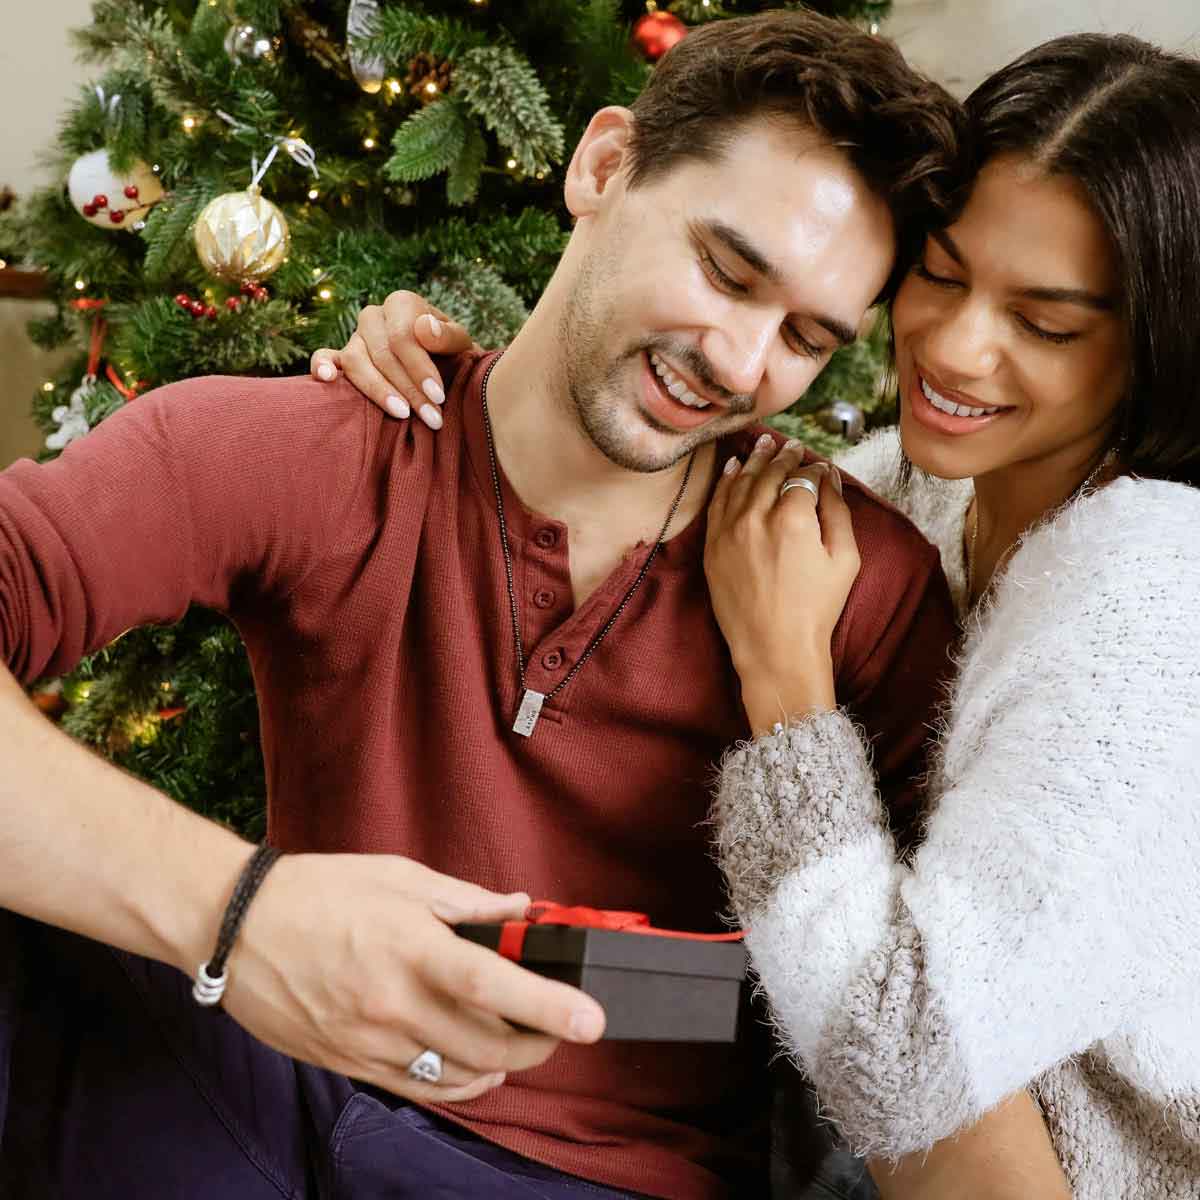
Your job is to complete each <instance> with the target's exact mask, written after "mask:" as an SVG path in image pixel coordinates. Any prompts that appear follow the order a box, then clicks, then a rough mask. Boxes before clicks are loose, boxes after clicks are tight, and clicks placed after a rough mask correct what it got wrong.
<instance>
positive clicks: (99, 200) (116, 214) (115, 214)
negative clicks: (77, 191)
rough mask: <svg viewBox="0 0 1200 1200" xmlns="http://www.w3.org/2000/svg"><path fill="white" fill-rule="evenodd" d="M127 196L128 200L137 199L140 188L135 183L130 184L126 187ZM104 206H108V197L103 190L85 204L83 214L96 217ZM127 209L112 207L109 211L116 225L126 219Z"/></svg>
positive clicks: (110, 217)
mask: <svg viewBox="0 0 1200 1200" xmlns="http://www.w3.org/2000/svg"><path fill="white" fill-rule="evenodd" d="M125 198H126V199H127V200H136V199H137V198H138V190H137V187H136V186H135V185H134V184H132V183H131V184H128V185H127V186H126V188H125ZM102 208H108V197H107V196H106V195H105V194H104V193H103V192H97V193H96V194H95V195H94V196H93V197H92V198H91V200H89V201H88V203H87V204H85V205H84V206H83V215H84V216H85V217H94V216H95V215H96V214H97V213H98V212H99V211H100V210H101V209H102ZM127 211H128V210H127V209H124V208H111V209H109V211H108V219H109V220H110V221H111V222H112V223H113V224H114V225H120V223H121V222H122V221H123V220H125V213H126V212H127Z"/></svg>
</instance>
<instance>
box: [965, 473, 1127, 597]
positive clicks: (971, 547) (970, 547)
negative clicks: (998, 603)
mask: <svg viewBox="0 0 1200 1200" xmlns="http://www.w3.org/2000/svg"><path fill="white" fill-rule="evenodd" d="M1116 457H1117V452H1116V450H1110V451H1109V452H1108V453H1107V454H1106V455H1105V456H1104V457H1103V458H1102V459H1101V460H1100V461H1099V462H1098V463H1097V464H1096V465H1095V466H1094V467H1093V468H1092V470H1091V472H1090V473H1089V474H1088V477H1087V478H1086V479H1085V480H1084V481H1083V482H1082V483H1081V484H1080V485H1079V486H1078V487H1077V488H1076V489H1075V490H1074V491H1073V492H1072V493H1071V494H1070V495H1069V496H1068V497H1067V498H1066V500H1064V501H1063V502H1062V504H1060V505H1059V506H1058V508H1055V509H1053V510H1052V511H1054V512H1057V511H1058V509H1059V508H1065V507H1066V506H1067V505H1068V504H1070V503H1071V501H1072V500H1076V499H1078V498H1079V497H1080V496H1081V495H1083V493H1084V492H1086V491H1087V490H1088V489H1089V488H1090V487H1091V486H1092V484H1093V483H1095V482H1096V477H1097V476H1098V475H1099V474H1100V472H1101V471H1103V470H1104V469H1105V467H1108V466H1111V465H1112V463H1113V462H1114V461H1115V460H1116ZM1049 515H1050V514H1049V513H1045V514H1043V515H1042V516H1041V517H1039V518H1038V519H1037V520H1036V521H1033V522H1031V523H1030V525H1029V529H1032V528H1033V527H1034V526H1035V525H1037V524H1038V523H1039V522H1041V521H1044V520H1045V519H1046V517H1047V516H1049ZM1029 529H1026V530H1024V531H1023V532H1022V534H1021V537H1024V536H1025V533H1027V532H1028V531H1029ZM978 538H979V497H978V496H975V497H973V498H972V500H971V536H970V538H969V539H968V540H967V607H968V608H970V607H972V606H973V604H977V603H978V602H979V601H978V600H976V601H972V599H971V597H972V596H974V595H975V543H976V541H977V540H978ZM1019 541H1020V538H1018V539H1017V542H1019ZM1017 542H1013V544H1012V545H1011V546H1009V547H1008V549H1007V550H1005V551H1004V553H1003V554H1002V555H1001V556H1000V558H999V561H998V562H997V563H996V567H995V569H994V570H993V571H992V576H991V578H990V579H989V580H988V588H990V587H991V586H992V584H993V583H994V582H995V579H996V576H997V575H998V574H999V573H1000V568H1001V567H1002V566H1003V565H1004V561H1005V559H1007V558H1008V556H1009V555H1010V554H1011V553H1012V552H1013V551H1014V550H1015V549H1016V547H1017ZM986 590H987V588H985V589H984V591H986ZM982 599H983V596H982V595H980V597H979V600H982Z"/></svg>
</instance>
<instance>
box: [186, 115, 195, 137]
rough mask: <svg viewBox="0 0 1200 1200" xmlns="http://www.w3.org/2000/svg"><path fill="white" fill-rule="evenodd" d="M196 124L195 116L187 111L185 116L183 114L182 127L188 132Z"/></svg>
mask: <svg viewBox="0 0 1200 1200" xmlns="http://www.w3.org/2000/svg"><path fill="white" fill-rule="evenodd" d="M196 124H197V122H196V118H195V117H193V116H192V114H191V113H188V114H187V116H185V117H184V118H183V127H184V129H186V130H187V131H188V132H189V133H191V131H192V130H193V129H195V128H196Z"/></svg>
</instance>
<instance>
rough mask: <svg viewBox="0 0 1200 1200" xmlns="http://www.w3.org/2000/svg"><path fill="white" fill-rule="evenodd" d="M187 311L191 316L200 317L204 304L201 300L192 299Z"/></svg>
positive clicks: (203, 310) (202, 313)
mask: <svg viewBox="0 0 1200 1200" xmlns="http://www.w3.org/2000/svg"><path fill="white" fill-rule="evenodd" d="M188 311H189V312H190V313H191V314H192V316H193V317H202V316H204V313H205V304H204V301H203V300H192V301H191V302H190V303H189V304H188Z"/></svg>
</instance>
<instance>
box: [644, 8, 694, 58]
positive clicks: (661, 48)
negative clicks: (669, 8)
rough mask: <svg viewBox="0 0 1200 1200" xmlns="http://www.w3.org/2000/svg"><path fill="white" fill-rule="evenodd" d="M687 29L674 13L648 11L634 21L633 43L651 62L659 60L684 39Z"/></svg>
mask: <svg viewBox="0 0 1200 1200" xmlns="http://www.w3.org/2000/svg"><path fill="white" fill-rule="evenodd" d="M687 31H688V27H687V26H686V25H685V24H684V23H683V22H682V21H681V20H680V19H679V18H678V17H677V16H676V15H675V14H674V13H669V12H652V13H647V14H646V15H645V16H644V17H639V18H638V19H637V21H636V22H635V23H634V26H633V44H634V45H635V46H636V47H637V48H638V50H640V51H641V52H642V55H643V56H644V57H645V58H647V59H648V60H649V61H650V62H658V60H659V59H660V58H662V56H663V55H664V54H666V52H667V51H668V50H670V48H671V47H672V46H674V45H675V43H676V42H681V41H682V40H683V38H684V35H685V34H686V33H687Z"/></svg>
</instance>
